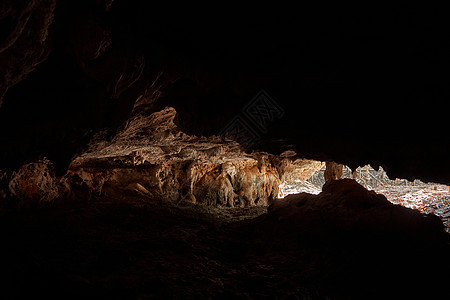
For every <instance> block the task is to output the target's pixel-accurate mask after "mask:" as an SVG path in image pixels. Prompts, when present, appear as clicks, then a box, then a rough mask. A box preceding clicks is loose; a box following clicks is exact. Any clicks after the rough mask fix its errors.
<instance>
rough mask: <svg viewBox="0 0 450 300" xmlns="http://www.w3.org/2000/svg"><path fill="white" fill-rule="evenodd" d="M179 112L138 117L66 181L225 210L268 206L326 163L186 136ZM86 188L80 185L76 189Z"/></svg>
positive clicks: (94, 144) (79, 162)
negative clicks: (138, 189) (286, 185)
mask: <svg viewBox="0 0 450 300" xmlns="http://www.w3.org/2000/svg"><path fill="white" fill-rule="evenodd" d="M175 115H176V111H175V110H174V109H173V108H170V107H169V108H165V109H163V110H161V111H159V112H156V113H152V114H148V113H145V112H141V113H137V114H136V115H135V116H134V117H133V118H132V119H130V120H129V122H128V123H127V125H126V126H125V127H124V128H123V129H122V130H121V131H119V132H118V134H117V135H116V136H115V137H114V138H113V139H112V141H111V142H108V141H106V140H101V138H99V137H97V138H94V139H93V140H92V141H91V144H90V145H91V148H90V149H89V150H88V151H87V152H86V153H84V154H82V155H80V156H79V157H77V158H75V159H74V161H73V162H72V163H71V165H70V167H69V172H68V174H67V175H65V178H67V180H69V182H70V181H71V180H74V184H75V182H84V183H85V185H86V187H87V188H88V189H89V190H90V191H92V192H94V193H96V194H101V193H102V190H103V186H105V187H109V188H111V187H122V188H125V187H128V186H129V185H133V184H136V183H137V184H139V185H141V186H142V187H144V188H145V189H146V190H147V191H148V192H149V194H150V195H153V196H154V197H158V198H162V199H166V200H171V201H187V202H192V203H204V204H208V205H219V206H252V205H267V204H268V203H269V202H270V201H272V200H274V199H275V198H276V197H277V195H278V187H279V185H280V183H281V182H283V181H289V180H290V181H295V180H296V179H306V178H308V177H309V176H311V175H312V173H313V172H314V171H316V170H317V169H320V168H321V166H322V165H323V164H322V163H321V162H317V161H311V160H304V159H298V158H297V157H296V155H295V153H292V152H291V153H290V154H289V157H286V156H287V154H285V155H284V156H283V157H277V156H273V155H270V154H267V153H253V154H246V153H245V152H243V151H242V150H241V148H240V147H239V145H238V144H237V143H236V142H234V141H225V140H223V139H222V138H220V137H210V138H204V137H203V138H202V137H195V136H189V135H186V134H184V133H183V132H181V131H180V130H179V129H178V127H177V126H176V125H175V124H174V123H173V120H174V118H175ZM76 185H78V186H79V185H80V183H76Z"/></svg>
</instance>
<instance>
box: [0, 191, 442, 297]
mask: <svg viewBox="0 0 450 300" xmlns="http://www.w3.org/2000/svg"><path fill="white" fill-rule="evenodd" d="M265 212H266V207H251V208H237V209H231V208H228V209H218V208H205V207H199V206H185V207H182V206H177V205H169V204H167V203H161V202H158V201H156V200H152V199H147V198H143V197H142V196H139V195H136V194H133V193H131V192H124V193H123V194H122V195H120V196H116V197H102V198H99V199H95V200H91V201H80V202H75V203H74V202H71V203H62V204H58V205H54V206H53V207H48V208H42V209H39V210H37V211H36V210H28V211H21V212H16V213H12V214H11V213H8V214H2V215H0V222H1V225H0V233H1V236H2V243H1V248H0V254H1V255H0V264H1V265H0V274H1V276H2V277H3V278H1V280H0V282H1V284H2V285H3V287H2V288H1V289H0V293H2V294H3V295H4V296H6V297H1V298H2V299H5V298H8V297H11V298H26V297H33V298H36V297H38V296H39V297H41V296H45V297H46V298H47V299H48V298H58V299H68V298H77V299H85V298H98V299H147V298H173V299H180V298H182V299H192V298H195V299H203V298H224V299H233V298H235V299H259V298H282V299H284V298H292V299H366V298H374V299H376V298H378V297H379V296H380V295H384V297H383V298H385V299H386V298H389V297H388V296H387V295H390V291H391V290H392V287H394V286H396V287H397V292H400V293H401V292H402V291H404V290H408V289H411V288H414V286H415V285H416V281H417V282H422V283H423V281H422V279H412V278H408V279H407V280H402V279H401V278H398V282H391V281H389V282H388V281H386V280H380V279H379V278H378V277H377V276H378V273H377V272H375V273H373V270H371V269H370V267H368V268H367V269H365V267H361V260H354V257H355V253H354V252H353V250H352V249H347V248H346V247H345V246H344V247H343V245H344V244H345V243H346V242H344V241H343V242H342V243H338V244H337V245H334V246H331V247H330V244H327V243H326V242H323V241H316V242H312V241H314V239H311V240H309V242H307V243H303V244H302V243H300V244H299V243H298V242H295V243H291V241H286V245H270V243H267V241H262V240H260V238H257V237H255V236H261V233H260V232H258V228H256V229H255V227H254V223H252V222H253V221H254V220H256V219H258V216H261V215H263V214H265ZM252 224H253V225H252ZM252 234H255V236H252ZM268 239H270V237H268ZM333 243H335V242H333ZM292 245H294V246H292ZM299 245H301V246H299ZM358 251H359V250H358ZM389 255H391V254H389ZM393 255H395V253H394V254H393ZM417 256H418V259H427V258H423V257H422V258H421V257H420V253H418V254H417ZM363 257H364V259H363V261H364V260H371V258H372V257H373V253H368V254H367V256H363ZM429 259H430V261H431V262H430V263H433V264H436V268H435V269H436V270H441V268H442V267H445V266H439V261H437V262H436V261H433V260H432V259H431V258H429ZM356 265H357V266H356ZM363 265H364V264H363ZM368 265H370V266H372V265H371V264H370V263H368ZM382 267H383V268H384V267H385V266H382ZM433 270H434V269H433ZM385 271H386V272H390V271H391V270H385ZM441 271H442V270H441ZM444 271H445V272H447V274H446V275H448V270H445V269H444ZM383 272H384V271H383ZM408 272H409V271H408V270H406V271H405V273H401V272H400V273H399V274H400V275H399V276H408ZM374 274H376V275H374ZM428 275H429V274H424V278H425V277H426V276H428ZM362 278H366V279H362ZM362 282H364V284H361V283H362ZM405 282H406V283H408V285H407V286H405ZM425 282H426V281H425ZM397 284H398V285H397ZM423 284H426V283H423ZM441 288H442V286H440V285H439V284H437V286H430V287H429V289H428V288H425V289H424V290H426V291H427V290H430V291H434V292H436V291H439V290H440V289H441Z"/></svg>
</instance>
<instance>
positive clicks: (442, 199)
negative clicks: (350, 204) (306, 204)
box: [278, 164, 450, 232]
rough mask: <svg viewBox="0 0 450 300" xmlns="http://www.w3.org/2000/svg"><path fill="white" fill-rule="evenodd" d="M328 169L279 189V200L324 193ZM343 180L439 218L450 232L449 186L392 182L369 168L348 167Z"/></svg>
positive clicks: (281, 186)
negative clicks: (303, 194)
mask: <svg viewBox="0 0 450 300" xmlns="http://www.w3.org/2000/svg"><path fill="white" fill-rule="evenodd" d="M325 169H326V167H325V166H324V167H322V168H321V169H320V170H317V171H316V172H314V174H312V176H311V177H309V178H307V179H305V180H299V179H296V180H295V181H294V182H291V183H287V182H283V183H282V184H281V185H280V187H279V188H280V189H279V193H278V199H282V198H284V197H286V196H288V195H291V194H299V193H309V194H319V193H321V192H322V188H323V186H324V184H325V176H324V173H325ZM341 178H350V179H353V180H355V181H357V182H358V183H359V184H361V185H362V186H364V187H365V188H366V189H368V190H370V191H374V192H376V193H378V194H382V195H384V196H385V197H386V198H387V200H389V201H390V202H391V203H393V204H398V205H401V206H404V207H408V208H411V209H417V210H419V211H420V212H421V213H424V214H434V215H437V216H438V217H439V218H440V219H441V220H442V222H443V223H444V225H445V227H446V229H445V230H446V231H447V232H450V189H449V186H447V185H444V184H440V183H433V182H423V181H421V180H420V179H414V180H413V181H409V180H407V179H399V178H395V179H390V178H389V176H388V175H387V174H386V171H385V170H384V169H383V168H382V167H381V166H380V167H379V168H378V170H375V169H374V168H372V167H371V166H370V165H369V164H368V165H365V166H362V167H357V168H356V169H355V171H352V169H351V168H350V167H349V166H346V165H344V166H343V171H342V175H341Z"/></svg>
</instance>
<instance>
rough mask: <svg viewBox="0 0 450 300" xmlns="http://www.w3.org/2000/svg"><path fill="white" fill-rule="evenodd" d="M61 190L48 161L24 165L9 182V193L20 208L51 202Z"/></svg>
mask: <svg viewBox="0 0 450 300" xmlns="http://www.w3.org/2000/svg"><path fill="white" fill-rule="evenodd" d="M60 190H61V188H60V181H59V179H58V178H57V177H56V176H55V172H54V170H53V165H52V163H51V162H50V161H48V160H47V159H43V160H40V161H38V162H34V163H28V164H25V165H23V166H22V167H21V168H20V169H19V170H18V171H16V172H13V173H12V175H11V180H10V181H9V192H10V193H11V195H12V196H13V197H15V199H17V200H18V202H17V203H16V204H17V205H18V206H19V207H22V206H25V207H28V206H30V205H36V204H40V203H46V202H51V201H53V200H55V199H56V198H57V197H58V196H59V193H60Z"/></svg>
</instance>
